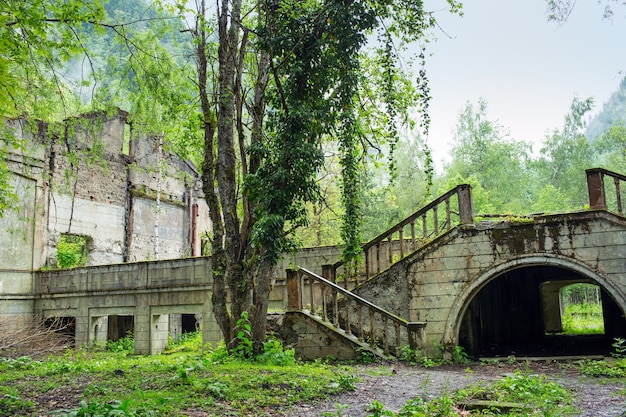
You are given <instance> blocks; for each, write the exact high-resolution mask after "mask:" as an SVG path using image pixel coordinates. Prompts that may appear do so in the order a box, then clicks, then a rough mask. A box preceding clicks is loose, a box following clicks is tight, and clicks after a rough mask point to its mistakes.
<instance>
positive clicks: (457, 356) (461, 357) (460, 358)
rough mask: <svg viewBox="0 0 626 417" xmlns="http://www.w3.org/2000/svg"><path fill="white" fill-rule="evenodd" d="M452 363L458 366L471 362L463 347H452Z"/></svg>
mask: <svg viewBox="0 0 626 417" xmlns="http://www.w3.org/2000/svg"><path fill="white" fill-rule="evenodd" d="M452 361H453V362H454V363H457V364H460V365H464V364H468V363H470V362H471V361H470V359H469V356H468V355H467V352H466V351H465V348H464V347H463V346H455V347H454V350H453V351H452Z"/></svg>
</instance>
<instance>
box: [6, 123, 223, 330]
mask: <svg viewBox="0 0 626 417" xmlns="http://www.w3.org/2000/svg"><path fill="white" fill-rule="evenodd" d="M127 119H128V114H127V113H125V112H123V111H119V112H116V113H113V114H105V113H94V114H89V115H84V116H81V117H78V118H72V119H69V120H66V121H64V122H63V123H59V124H55V125H46V124H43V123H36V122H33V123H29V122H27V121H25V120H21V119H16V120H9V121H7V122H6V123H5V124H4V126H3V128H6V129H8V130H9V131H10V132H11V134H12V135H13V136H14V137H15V140H16V141H17V142H18V143H19V144H20V148H11V149H9V155H8V160H7V166H8V168H9V170H10V173H11V175H10V182H11V185H12V186H13V189H14V190H15V192H16V194H17V196H18V202H17V206H16V207H14V208H13V209H9V210H5V211H4V213H3V215H2V216H1V217H0V240H1V241H2V244H1V245H0V319H2V320H4V321H6V320H7V319H8V318H9V320H10V318H13V317H15V314H17V313H18V312H19V314H23V315H32V314H33V313H34V312H35V311H34V292H35V288H34V286H35V284H34V282H35V278H34V275H33V274H32V273H31V272H32V271H36V270H39V269H42V268H44V269H45V268H49V267H55V266H56V265H57V259H56V258H57V246H58V243H59V241H60V239H61V237H62V236H63V235H74V236H80V237H82V238H84V239H85V240H86V241H87V248H88V255H87V262H86V265H103V264H117V263H122V262H127V261H142V260H148V259H175V258H182V257H185V256H197V255H200V254H201V240H202V238H203V236H204V234H205V233H206V232H207V231H208V230H210V228H211V226H210V223H209V220H208V219H209V216H208V208H207V205H206V203H205V201H204V199H203V198H202V194H201V181H200V176H199V174H198V172H197V171H196V170H195V168H194V167H193V166H192V165H190V164H189V163H188V162H186V161H183V160H181V159H180V158H179V157H177V156H175V155H173V154H171V153H169V152H164V151H162V149H160V148H159V141H158V138H155V137H147V136H145V135H139V134H137V133H136V132H133V129H132V126H131V125H130V124H129V123H128V122H127ZM157 200H158V201H157ZM113 279H115V278H113ZM79 284H80V283H77V282H73V283H72V282H70V281H68V282H67V283H65V284H59V285H68V286H69V288H71V287H72V286H76V288H79ZM102 285H103V288H104V287H106V285H107V284H106V282H103V283H102ZM58 289H59V290H63V289H62V288H58ZM96 290H98V289H96Z"/></svg>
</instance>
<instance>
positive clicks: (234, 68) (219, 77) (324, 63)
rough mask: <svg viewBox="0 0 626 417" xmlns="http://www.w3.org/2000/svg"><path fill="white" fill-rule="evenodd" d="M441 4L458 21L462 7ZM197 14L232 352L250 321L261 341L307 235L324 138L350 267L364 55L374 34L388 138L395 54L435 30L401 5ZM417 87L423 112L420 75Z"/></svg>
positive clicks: (274, 6) (270, 4)
mask: <svg viewBox="0 0 626 417" xmlns="http://www.w3.org/2000/svg"><path fill="white" fill-rule="evenodd" d="M448 3H449V6H450V9H451V10H452V11H453V12H460V6H459V4H457V3H456V2H455V1H453V0H450V1H448ZM177 7H178V9H179V10H180V12H181V17H182V18H185V17H186V16H188V15H189V10H186V9H185V7H184V4H183V3H181V4H180V5H178V6H177ZM194 14H195V16H196V19H195V25H194V26H193V27H192V28H190V29H189V33H191V34H192V36H193V38H194V44H195V45H196V62H197V83H196V85H197V87H198V94H199V98H200V100H199V102H200V104H201V109H202V116H201V121H202V122H201V124H202V131H203V132H204V134H203V140H204V163H203V165H202V168H203V180H204V192H205V195H206V198H207V201H208V203H209V207H210V211H211V216H212V221H213V227H214V233H213V238H212V256H213V271H214V276H213V278H214V291H213V307H214V312H215V315H216V317H217V320H218V323H219V325H220V328H221V330H222V333H223V335H224V339H225V340H226V341H227V342H230V341H233V344H231V345H230V346H231V347H235V345H236V344H237V340H236V338H235V337H234V336H235V333H234V329H235V327H236V325H237V321H238V320H239V318H240V317H241V314H242V313H243V312H245V311H247V312H248V313H249V317H250V318H251V321H252V330H253V338H254V339H255V340H256V341H262V340H263V338H264V332H265V317H266V312H267V298H268V294H269V290H270V285H269V283H270V276H269V273H268V271H269V269H270V267H271V266H272V265H273V264H274V263H275V262H276V261H277V260H278V259H279V257H280V256H281V254H282V253H284V252H285V251H288V250H291V249H293V248H294V247H295V242H294V240H293V236H292V235H293V234H292V233H291V232H292V231H293V230H294V229H295V228H297V227H300V226H303V225H306V223H307V217H306V213H307V212H306V203H307V202H315V201H316V200H317V199H318V198H319V192H318V188H317V184H316V176H317V174H318V172H319V171H320V168H321V167H322V165H323V163H324V155H323V153H322V151H321V149H322V146H321V145H322V142H323V141H324V140H328V138H336V140H337V143H338V145H337V149H338V150H339V159H340V161H341V167H342V175H341V177H342V182H341V184H342V187H341V189H342V195H343V206H344V208H343V213H344V220H343V223H344V226H343V228H342V237H343V240H344V242H345V246H346V250H345V252H344V253H345V258H346V260H349V261H351V260H353V259H354V257H355V255H356V251H357V249H358V246H359V243H360V240H359V234H358V229H359V214H360V201H361V197H360V194H361V191H360V187H361V182H360V176H361V169H360V164H361V163H362V159H361V158H360V153H362V152H364V148H363V145H364V144H365V143H367V140H366V138H365V136H364V131H365V129H364V128H363V124H362V123H363V122H362V121H361V120H360V119H359V117H358V114H357V111H356V109H357V103H358V99H357V97H358V91H359V82H360V81H361V80H360V78H359V74H360V69H361V65H360V62H361V61H360V53H361V49H362V48H363V47H364V45H365V44H366V42H367V36H368V35H369V34H370V33H371V32H372V31H373V30H379V33H380V40H381V44H382V45H383V47H382V48H380V52H379V54H378V55H377V56H378V59H379V63H380V65H381V67H382V68H383V69H384V71H383V72H384V74H385V77H386V78H387V80H388V82H387V83H386V86H387V87H386V88H387V93H386V94H385V95H384V100H383V102H382V103H381V105H382V106H383V107H384V109H385V111H386V113H387V114H388V117H387V122H386V123H387V129H388V131H390V132H393V131H394V130H395V123H397V119H398V117H399V114H400V110H399V109H400V107H401V106H400V105H398V100H397V93H396V92H395V85H396V84H395V83H394V80H395V78H396V73H397V70H396V68H397V67H396V65H395V62H397V59H398V55H397V49H396V48H394V42H395V41H398V40H399V41H400V42H409V41H416V40H420V39H424V38H425V37H426V36H427V31H428V30H429V29H430V28H432V27H433V26H434V24H435V19H434V16H433V15H432V14H430V13H428V12H427V11H425V10H424V7H423V4H422V3H421V2H418V3H416V2H413V1H408V0H403V1H400V2H391V1H388V0H378V1H374V2H372V1H349V2H344V1H339V0H325V1H322V0H308V1H260V2H258V3H256V4H254V5H248V4H247V3H242V2H241V0H233V1H230V2H217V3H216V9H215V16H214V17H213V16H211V15H210V13H209V8H208V6H207V3H206V1H205V0H198V1H197V2H196V7H195V10H194ZM215 28H217V31H215V30H214V29H215ZM215 55H217V56H216V58H217V60H216V61H215ZM418 87H421V90H420V93H421V94H420V96H419V100H418V104H419V103H420V102H421V103H422V107H423V109H425V108H427V102H428V94H427V92H428V90H427V84H426V79H425V76H424V74H423V73H422V74H421V76H420V78H419V83H418ZM266 108H267V109H269V111H266ZM425 124H426V125H427V122H425ZM247 127H249V129H246V128H247ZM394 136H395V135H394V134H393V133H392V134H391V135H390V138H389V140H390V141H391V143H395V140H396V139H395V138H394ZM369 139H371V138H369ZM226 287H228V288H229V290H230V291H229V292H228V293H227V292H226ZM229 294H230V295H229Z"/></svg>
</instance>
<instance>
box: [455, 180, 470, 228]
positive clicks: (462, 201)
mask: <svg viewBox="0 0 626 417" xmlns="http://www.w3.org/2000/svg"><path fill="white" fill-rule="evenodd" d="M458 199H459V217H460V218H461V219H460V220H461V224H473V223H474V200H473V199H472V186H471V185H469V184H462V185H459V188H458Z"/></svg>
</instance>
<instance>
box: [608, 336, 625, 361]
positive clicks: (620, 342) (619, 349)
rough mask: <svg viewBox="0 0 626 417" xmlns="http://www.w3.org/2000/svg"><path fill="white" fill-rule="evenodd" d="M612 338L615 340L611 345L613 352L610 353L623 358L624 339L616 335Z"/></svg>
mask: <svg viewBox="0 0 626 417" xmlns="http://www.w3.org/2000/svg"><path fill="white" fill-rule="evenodd" d="M613 340H615V342H613V344H612V345H611V346H613V349H615V352H613V353H612V354H611V355H612V356H613V357H614V358H624V357H625V356H626V339H622V338H621V337H616V338H614V339H613Z"/></svg>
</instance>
